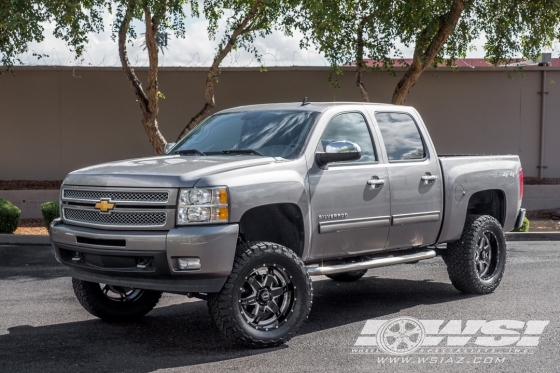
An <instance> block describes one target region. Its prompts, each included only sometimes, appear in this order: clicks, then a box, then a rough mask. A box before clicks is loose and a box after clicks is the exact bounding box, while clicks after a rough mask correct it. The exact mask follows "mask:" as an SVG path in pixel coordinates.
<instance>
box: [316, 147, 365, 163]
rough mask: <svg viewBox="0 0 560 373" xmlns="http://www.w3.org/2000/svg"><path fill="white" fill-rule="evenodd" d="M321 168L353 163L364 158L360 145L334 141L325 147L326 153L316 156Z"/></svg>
mask: <svg viewBox="0 0 560 373" xmlns="http://www.w3.org/2000/svg"><path fill="white" fill-rule="evenodd" d="M315 156H316V158H317V163H318V164H319V167H321V168H323V167H324V166H326V165H327V164H328V163H334V162H351V161H356V160H358V159H360V158H361V157H362V149H361V148H360V145H358V144H356V143H355V142H351V141H333V142H330V143H328V144H327V145H326V146H325V151H324V152H317V153H316V154H315Z"/></svg>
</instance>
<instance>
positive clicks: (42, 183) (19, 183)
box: [0, 180, 62, 190]
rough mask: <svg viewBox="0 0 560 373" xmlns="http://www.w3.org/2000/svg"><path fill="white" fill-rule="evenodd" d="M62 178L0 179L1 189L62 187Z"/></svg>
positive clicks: (48, 188)
mask: <svg viewBox="0 0 560 373" xmlns="http://www.w3.org/2000/svg"><path fill="white" fill-rule="evenodd" d="M61 185H62V180H0V190H50V189H60V186H61Z"/></svg>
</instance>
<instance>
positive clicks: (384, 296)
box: [0, 242, 560, 373]
mask: <svg viewBox="0 0 560 373" xmlns="http://www.w3.org/2000/svg"><path fill="white" fill-rule="evenodd" d="M508 247H509V253H508V262H507V266H506V274H505V277H504V279H503V282H502V284H501V285H500V287H499V288H498V289H497V290H496V291H495V292H494V293H493V294H490V295H485V296H472V295H465V294H462V293H460V292H458V291H457V290H455V288H454V287H453V286H452V285H451V283H450V281H449V279H448V277H447V272H446V268H445V265H444V263H443V261H442V260H441V258H434V259H431V260H427V261H422V262H419V263H417V264H406V265H399V266H394V267H386V268H379V269H375V270H370V271H369V272H368V274H367V275H366V277H364V278H362V279H361V280H359V281H358V282H355V283H337V282H334V281H331V280H329V279H327V278H326V277H317V278H314V282H313V286H314V292H315V297H314V302H313V309H312V310H311V314H310V316H309V319H308V320H307V321H306V322H305V323H304V325H303V327H302V328H301V329H300V332H299V334H298V335H297V336H296V337H295V338H293V339H292V340H291V341H290V342H288V343H287V344H286V345H285V346H282V347H279V348H274V349H268V350H250V349H245V348H243V347H239V346H236V345H233V344H231V343H229V342H227V341H226V340H224V339H223V338H222V336H221V335H220V334H219V332H218V331H217V330H216V328H215V327H214V325H213V324H212V321H211V319H210V316H209V315H208V312H207V308H206V303H205V302H204V301H200V300H194V299H188V298H186V297H184V296H179V295H170V294H165V295H164V296H163V298H162V299H161V301H160V303H159V304H158V306H157V307H156V308H155V309H154V310H153V311H152V312H151V313H150V314H149V315H148V316H146V317H145V318H144V319H143V320H142V321H139V322H132V323H125V324H111V323H106V322H103V321H101V320H98V319H96V318H94V317H93V316H91V315H89V314H88V313H87V312H86V311H85V310H84V309H82V307H81V306H80V305H79V304H78V302H77V301H76V299H75V298H74V294H73V292H72V287H71V280H70V278H69V276H68V271H67V269H66V268H64V267H63V266H61V265H59V264H58V263H57V262H56V261H55V260H54V257H53V254H52V251H51V249H50V248H49V247H47V246H0V372H2V373H8V372H57V373H60V372H70V371H71V372H135V373H143V372H154V371H157V372H232V371H233V372H235V371H238V372H385V371H387V372H424V371H425V372H428V371H429V372H472V371H478V372H486V371H487V372H560V323H559V322H560V310H559V309H560V291H559V290H558V284H559V283H560V242H510V243H509V244H508ZM399 317H407V318H409V319H412V320H413V321H414V320H435V321H432V322H431V324H429V322H428V323H426V322H425V321H422V322H421V323H422V325H424V326H427V325H434V322H435V324H438V323H439V324H438V325H439V326H438V327H437V328H436V329H435V331H434V330H432V331H430V330H428V329H429V328H427V327H426V330H424V331H423V333H424V334H425V335H426V340H424V342H423V343H424V344H423V346H424V345H426V343H427V342H426V341H427V340H428V338H432V341H434V338H435V341H436V342H438V339H437V338H440V339H441V341H440V342H438V343H437V344H436V345H433V344H432V346H433V347H426V348H421V349H417V350H414V351H413V352H411V353H407V354H403V355H394V354H389V353H387V352H386V350H384V349H383V348H381V349H380V348H379V347H380V346H381V347H383V346H384V345H383V340H382V339H381V341H380V339H379V335H381V333H382V332H381V330H383V327H381V329H379V327H380V326H381V325H384V322H385V321H384V320H391V319H394V318H399ZM368 320H369V321H368ZM437 320H439V321H437ZM452 320H460V321H459V324H457V321H452ZM469 320H470V321H469ZM477 320H479V321H477ZM480 320H484V321H482V322H481V321H480ZM546 321H549V323H546ZM530 322H532V323H533V324H531V325H532V326H531V327H529V325H530ZM454 323H455V324H454ZM469 323H471V324H469ZM485 323H486V324H485ZM450 325H451V326H450ZM454 325H455V327H456V326H457V325H459V329H457V328H455V329H454V331H453V330H452V329H453V328H454ZM469 325H471V326H472V325H478V327H477V328H478V329H477V328H474V329H472V328H471V329H469V327H468V326H469ZM480 325H485V326H482V327H481V326H480ZM538 325H540V327H537V326H538ZM543 326H544V329H543ZM539 328H540V329H539ZM530 330H531V331H530ZM377 332H378V333H377ZM376 333H377V334H376ZM430 333H432V335H430ZM434 333H435V334H434ZM451 334H454V335H455V338H456V339H455V342H451V336H450V335H451ZM457 335H460V336H462V337H465V336H466V339H464V340H463V342H462V343H463V346H462V347H461V348H459V347H457V348H455V347H453V348H449V346H453V345H461V342H457V340H458V339H457ZM438 336H439V337H438ZM488 336H490V337H488ZM522 337H527V338H529V339H527V341H529V340H530V343H528V344H529V345H530V346H529V347H523V345H524V343H523V342H520V341H521V339H523V338H522ZM484 338H486V339H484ZM488 338H490V340H489V339H488ZM507 338H510V339H511V341H513V342H511V343H510V342H508V340H507ZM364 341H366V342H364ZM368 341H369V342H368ZM376 341H377V342H376ZM368 343H369V344H368ZM376 343H377V347H374V346H375V345H376ZM380 343H381V345H380ZM457 343H458V344H457ZM465 343H466V344H465ZM489 344H490V345H492V344H493V345H494V346H500V345H501V346H500V347H497V348H488V347H487V346H488V345H489ZM428 345H429V344H428ZM526 345H527V343H525V346H526ZM385 346H386V345H385ZM446 346H447V347H446ZM504 346H505V347H504ZM520 346H521V347H520Z"/></svg>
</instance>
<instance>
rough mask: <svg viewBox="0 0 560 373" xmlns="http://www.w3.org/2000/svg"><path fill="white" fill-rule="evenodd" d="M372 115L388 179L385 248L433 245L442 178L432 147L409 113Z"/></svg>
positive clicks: (440, 207) (438, 221)
mask: <svg viewBox="0 0 560 373" xmlns="http://www.w3.org/2000/svg"><path fill="white" fill-rule="evenodd" d="M374 116H375V120H376V121H377V125H378V128H379V131H380V133H381V137H382V143H383V144H384V146H383V148H384V150H385V152H386V156H387V160H388V165H387V170H388V173H389V180H390V182H391V228H390V230H389V238H388V240H387V245H386V246H385V248H386V249H395V248H405V247H414V246H423V245H429V244H433V243H435V242H436V239H437V235H438V233H439V229H440V227H441V220H442V216H443V186H442V183H443V180H442V175H441V169H440V166H439V162H438V158H437V155H436V153H435V149H434V148H433V145H432V144H431V142H429V137H428V134H427V133H426V132H425V128H424V127H423V126H420V125H419V124H420V123H417V120H418V118H416V119H415V116H413V115H412V113H409V112H379V111H378V112H375V113H374ZM426 139H428V141H426Z"/></svg>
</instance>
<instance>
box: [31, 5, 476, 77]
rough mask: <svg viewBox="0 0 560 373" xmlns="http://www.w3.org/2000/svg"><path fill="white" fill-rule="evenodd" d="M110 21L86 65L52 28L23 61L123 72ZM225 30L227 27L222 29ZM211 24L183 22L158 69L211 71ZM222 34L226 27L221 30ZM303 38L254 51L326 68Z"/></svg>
mask: <svg viewBox="0 0 560 373" xmlns="http://www.w3.org/2000/svg"><path fill="white" fill-rule="evenodd" d="M112 20H113V18H112V16H111V15H106V16H105V18H104V26H105V27H104V28H105V31H104V32H102V33H100V34H90V35H89V43H88V45H87V47H86V51H85V53H84V55H83V60H76V59H75V58H74V55H73V54H72V53H71V51H70V50H69V48H68V47H67V46H66V45H65V43H64V42H63V41H61V40H57V39H56V38H55V37H54V36H53V35H52V32H53V30H54V25H53V24H44V25H43V26H44V35H45V39H44V40H43V41H42V42H40V43H31V44H30V45H29V52H28V53H26V54H25V55H23V56H20V58H21V61H22V62H23V64H24V65H30V66H37V65H39V66H45V65H46V66H76V65H79V66H97V67H110V66H114V67H119V66H120V61H119V56H118V49H117V43H116V41H113V40H112V38H111V23H112ZM134 25H135V26H136V30H137V34H138V37H139V38H140V39H138V40H136V41H134V42H133V45H130V44H129V45H128V55H129V59H130V61H131V63H132V65H133V66H147V65H148V56H147V51H145V50H143V46H142V45H141V44H142V40H141V37H142V35H141V33H143V32H144V27H145V26H144V25H143V24H142V23H141V22H139V21H136V22H135V23H134ZM222 25H223V24H222ZM207 26H208V22H207V21H206V20H204V19H197V18H189V19H187V20H186V22H185V27H186V36H185V38H177V37H175V36H174V35H170V38H169V41H168V48H167V49H165V50H164V53H163V55H162V54H161V53H160V66H187V67H197V66H209V65H210V64H211V62H212V58H213V56H214V53H215V50H216V47H217V45H218V42H219V40H220V35H218V37H217V38H216V40H209V37H208V33H207V30H206V28H207ZM222 29H223V27H222ZM301 38H302V35H301V34H299V33H294V36H293V37H288V36H285V35H284V34H283V33H281V32H274V33H272V34H271V35H269V36H267V37H266V38H258V39H257V40H256V41H255V45H256V47H257V49H258V50H259V52H260V53H261V54H262V55H263V61H264V66H267V67H273V66H328V65H329V64H328V62H327V60H326V59H325V58H324V56H322V55H321V54H320V53H318V51H317V50H316V49H315V48H310V49H308V50H302V49H301V48H300V46H299V42H300V40H301ZM483 43H484V40H483V39H479V40H476V42H475V43H474V50H472V51H471V52H469V54H468V55H467V57H469V58H481V57H483V56H484V53H483V49H482V45H483ZM400 49H401V51H402V52H403V54H404V56H405V58H406V57H411V56H412V49H411V48H407V47H406V46H401V47H400ZM33 53H41V54H46V55H48V57H44V58H42V59H38V58H36V57H34V56H33ZM258 65H259V64H258V62H257V61H256V60H255V59H254V57H253V55H252V54H250V53H247V52H245V51H243V50H240V51H233V52H232V53H230V55H229V56H228V57H227V58H226V59H225V60H224V62H223V63H222V66H223V67H228V66H232V67H247V66H258Z"/></svg>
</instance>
